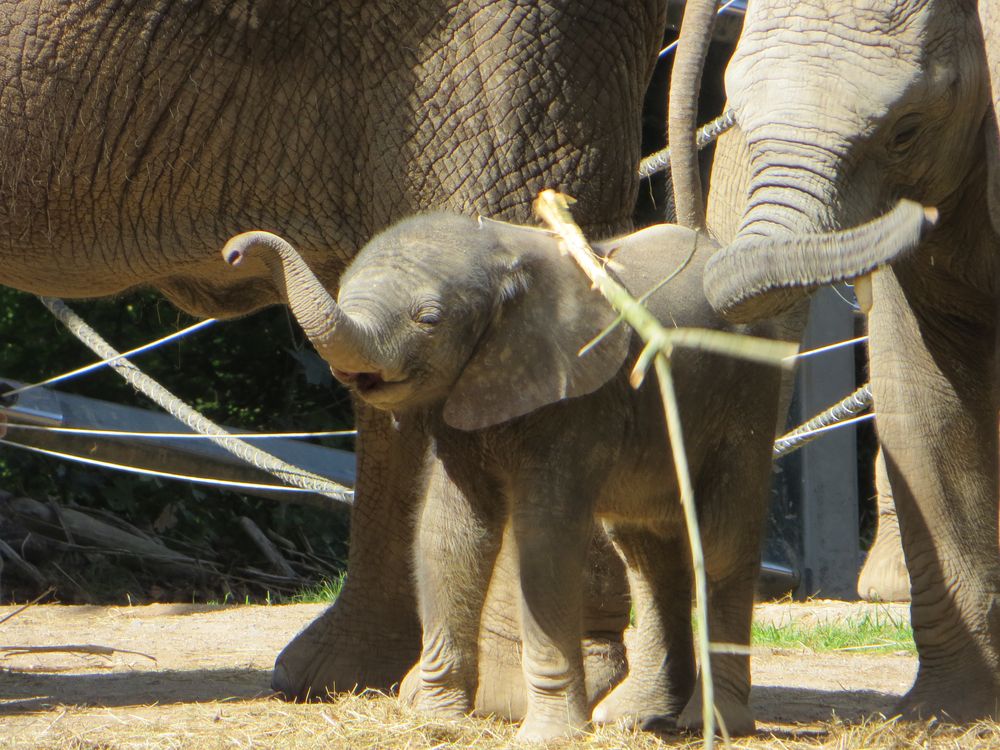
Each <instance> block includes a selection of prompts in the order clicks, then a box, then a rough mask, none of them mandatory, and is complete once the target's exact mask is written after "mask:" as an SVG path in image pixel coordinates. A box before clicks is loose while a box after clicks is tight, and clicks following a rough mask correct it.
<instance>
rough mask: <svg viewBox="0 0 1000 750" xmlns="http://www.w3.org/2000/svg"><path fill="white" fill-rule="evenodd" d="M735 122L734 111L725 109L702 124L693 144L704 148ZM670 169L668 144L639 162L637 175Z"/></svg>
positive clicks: (649, 174)
mask: <svg viewBox="0 0 1000 750" xmlns="http://www.w3.org/2000/svg"><path fill="white" fill-rule="evenodd" d="M735 124H736V113H735V112H734V111H733V110H731V109H727V110H726V111H725V112H723V113H722V114H721V115H719V116H718V117H716V118H715V119H714V120H712V121H711V122H709V123H707V124H705V125H703V126H702V127H701V128H700V129H699V130H698V132H697V133H696V134H695V144H696V145H697V147H698V148H699V149H703V148H705V146H707V145H708V144H709V143H711V142H712V141H714V140H715V139H716V138H718V137H719V136H720V135H722V134H723V133H725V132H726V131H727V130H729V129H730V128H731V127H733V125H735ZM668 169H670V146H667V147H666V148H664V149H660V150H659V151H657V152H655V153H652V154H650V155H649V156H647V157H646V158H645V159H643V160H642V161H641V162H639V177H640V179H641V178H644V177H651V176H652V175H654V174H657V173H658V172H666V171H667V170H668Z"/></svg>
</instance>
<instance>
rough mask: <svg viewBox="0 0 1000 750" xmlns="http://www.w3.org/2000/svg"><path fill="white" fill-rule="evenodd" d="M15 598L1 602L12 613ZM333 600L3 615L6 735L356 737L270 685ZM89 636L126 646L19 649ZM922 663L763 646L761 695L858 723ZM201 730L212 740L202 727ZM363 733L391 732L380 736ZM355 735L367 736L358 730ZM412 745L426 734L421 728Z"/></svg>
mask: <svg viewBox="0 0 1000 750" xmlns="http://www.w3.org/2000/svg"><path fill="white" fill-rule="evenodd" d="M13 609H14V608H12V607H0V618H2V617H4V616H5V615H6V614H9V613H10V612H11V611H13ZM321 609H322V606H321V605H289V606H269V607H263V606H231V607H216V606H204V605H180V604H173V605H162V604H161V605H152V606H143V607H88V606H60V605H47V606H36V607H32V608H30V609H28V610H26V611H24V612H22V613H21V614H19V615H17V616H16V617H13V618H12V619H10V620H8V621H7V622H4V623H2V624H0V649H2V651H0V670H2V671H0V728H2V730H0V731H2V733H0V747H78V748H111V747H115V748H117V747H209V746H212V747H214V746H216V743H215V742H214V741H213V742H211V743H209V742H207V741H206V740H205V738H206V737H215V738H216V739H218V738H219V737H225V738H226V742H225V743H221V744H219V745H218V746H220V747H222V746H229V747H274V746H279V745H280V746H281V747H286V746H287V747H293V746H296V747H297V746H301V747H312V746H313V745H310V744H309V743H308V742H307V741H306V740H307V739H308V738H306V737H303V738H302V743H300V744H296V741H295V736H296V732H306V733H308V732H309V731H312V730H310V729H309V727H314V728H315V727H317V726H319V725H325V726H326V729H328V730H329V727H330V726H334V727H339V729H338V730H337V732H338V734H337V736H346V737H348V738H349V737H350V720H349V718H348V719H344V718H343V717H342V716H341V717H340V718H331V717H334V716H338V715H337V714H335V713H330V712H331V711H332V710H334V709H335V708H336V705H334V706H333V707H330V706H317V705H315V704H314V705H307V706H290V705H288V704H284V703H281V702H279V701H276V700H274V699H273V698H271V697H270V692H269V690H268V681H269V677H270V669H271V665H272V663H273V660H274V657H275V655H276V654H277V652H278V651H279V650H280V648H281V647H282V646H283V645H284V644H285V643H286V642H287V641H288V640H289V639H290V638H291V637H292V636H293V635H294V634H295V633H296V632H297V631H298V630H299V629H300V628H302V627H303V626H304V625H306V624H307V623H308V622H309V621H310V620H311V619H312V618H313V617H314V616H315V615H316V614H318V613H319V612H320V611H321ZM865 611H872V605H844V604H842V603H833V602H812V603H808V604H770V605H762V606H761V607H759V608H758V617H759V619H762V620H769V621H778V622H781V621H788V620H793V619H801V618H807V619H812V620H825V619H831V618H836V617H844V616H857V615H859V614H861V613H863V612H865ZM892 613H893V616H896V617H902V618H904V619H905V618H906V617H907V616H908V615H907V610H906V608H905V607H894V608H892ZM84 644H89V645H94V646H106V647H113V648H114V649H117V651H116V652H115V653H113V654H109V655H100V654H85V653H79V654H74V653H67V652H53V653H22V654H18V653H16V652H15V651H13V650H12V649H16V648H17V647H23V646H58V647H67V646H73V645H84ZM915 669H916V659H915V657H914V656H912V655H910V654H906V653H899V654H888V655H886V654H882V655H872V654H864V653H857V652H848V653H824V654H817V653H811V652H805V651H788V650H780V651H775V650H770V649H767V650H763V649H757V650H755V652H754V657H753V672H754V691H753V703H754V706H755V709H756V714H757V717H758V720H759V723H760V725H761V727H762V729H764V730H777V731H779V732H781V733H788V732H792V733H793V734H794V736H796V737H802V736H803V733H805V734H806V735H807V734H808V733H809V731H811V730H810V727H814V726H815V727H817V728H818V727H819V726H820V725H819V724H818V722H823V721H829V720H830V719H831V716H833V715H835V716H836V717H839V718H840V719H843V720H847V721H852V722H853V721H857V720H859V719H860V718H861V717H863V716H865V715H868V714H872V713H873V712H883V713H888V712H889V711H890V709H891V707H892V705H893V702H894V701H895V699H896V698H897V697H898V696H899V695H901V694H902V693H903V692H904V691H905V690H906V689H907V687H908V686H909V684H910V682H911V681H912V679H913V676H914V673H915ZM381 700H384V701H385V702H386V703H390V702H391V703H395V702H394V701H389V700H388V699H381ZM355 710H356V709H354V708H352V709H350V711H355ZM379 710H389V711H391V710H395V709H390V708H385V709H379ZM248 722H249V723H253V722H257V723H258V724H259V725H260V726H272V727H275V729H274V731H275V732H278V731H279V730H278V727H281V729H280V732H279V733H280V734H281V737H282V738H283V739H281V741H280V742H279V741H278V739H277V738H276V737H275V736H271V735H267V736H268V737H270V739H269V740H267V739H265V740H262V739H261V738H260V734H259V733H258V734H253V735H252V736H251V734H246V735H245V737H244V738H245V740H246V741H245V742H244V741H243V740H241V739H239V738H240V737H241V736H244V735H241V734H240V732H245V731H249V730H248V729H247V727H248ZM311 722H318V723H317V724H314V723H311ZM315 731H316V732H318V731H319V729H315ZM330 731H333V730H330ZM345 733H346V734H345ZM196 737H201V738H202V739H201V740H195V739H192V738H196ZM356 739H358V740H359V741H360V737H358V738H356ZM432 739H433V738H432ZM439 739H440V738H439ZM220 742H221V741H220ZM386 744H389V743H386ZM363 745H364V746H383V743H381V742H375V743H374V744H371V742H370V741H367V740H366V741H365V743H363ZM441 745H444V746H447V745H448V742H447V740H444V741H442V742H437V743H436V746H441ZM324 746H329V741H326V744H325V745H324ZM342 746H343V747H355V746H362V744H358V742H354V741H351V740H350V739H348V740H347V741H346V744H343V745H342ZM399 746H413V747H422V746H424V745H422V744H420V743H416V744H413V743H411V742H409V741H408V742H406V743H404V745H399ZM426 746H427V747H433V746H435V744H434V743H431V744H427V745H426Z"/></svg>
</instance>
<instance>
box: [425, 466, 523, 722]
mask: <svg viewBox="0 0 1000 750" xmlns="http://www.w3.org/2000/svg"><path fill="white" fill-rule="evenodd" d="M470 495H471V497H467V496H466V494H465V493H464V492H463V491H462V490H461V489H459V488H458V487H457V486H456V485H455V484H454V483H452V482H451V480H450V479H449V478H448V477H447V476H446V475H445V472H444V470H443V468H441V466H440V464H437V465H436V466H434V467H433V468H432V469H431V476H430V480H429V483H428V488H427V496H426V498H425V500H424V503H423V506H422V508H421V511H420V515H419V518H418V521H417V539H416V548H415V561H414V569H415V574H416V584H417V600H418V607H419V610H420V620H421V624H422V626H423V648H422V652H421V655H420V662H419V664H418V665H417V668H416V671H417V674H418V675H419V679H418V680H417V683H418V686H417V695H416V704H417V707H418V708H419V709H421V710H424V711H428V712H430V713H433V714H435V715H438V716H442V717H459V716H463V715H465V714H468V713H469V712H470V711H471V710H472V707H473V698H474V696H475V691H476V683H477V681H478V654H479V647H478V640H479V622H480V618H481V615H482V610H483V602H484V599H485V596H486V590H487V587H488V584H489V579H490V575H491V573H492V570H493V565H494V562H495V560H496V556H497V552H498V550H499V547H500V541H501V538H502V533H503V521H504V519H503V512H504V508H503V503H502V502H500V496H499V492H497V493H496V496H495V497H490V496H489V493H479V492H471V493H470Z"/></svg>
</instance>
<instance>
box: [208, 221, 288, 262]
mask: <svg viewBox="0 0 1000 750" xmlns="http://www.w3.org/2000/svg"><path fill="white" fill-rule="evenodd" d="M255 245H264V246H265V247H270V248H272V249H274V250H277V251H279V254H280V251H281V250H282V249H284V248H285V247H286V246H287V245H288V243H287V242H286V241H285V240H283V239H282V238H281V237H279V236H278V235H276V234H273V233H271V232H264V231H260V230H254V231H251V232H243V233H241V234H237V235H236V236H235V237H231V238H230V239H229V241H228V242H226V244H225V245H224V246H223V248H222V258H223V260H225V261H226V263H228V264H229V265H231V266H238V265H240V263H242V262H243V259H244V258H245V257H246V255H247V253H248V252H249V251H250V248H252V247H254V246H255Z"/></svg>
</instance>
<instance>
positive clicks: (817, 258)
mask: <svg viewBox="0 0 1000 750" xmlns="http://www.w3.org/2000/svg"><path fill="white" fill-rule="evenodd" d="M963 5H967V4H963V3H960V2H940V1H939V2H905V3H895V4H891V5H885V6H883V5H882V4H880V3H876V2H866V1H864V0H853V1H852V2H848V3H837V4H831V5H829V6H828V7H827V6H823V7H821V8H817V7H813V6H812V5H811V4H809V3H805V2H795V1H794V0H774V1H773V2H768V1H767V0H764V2H755V3H752V4H750V5H749V7H748V10H747V15H746V19H745V22H744V30H743V35H742V37H741V39H740V42H739V44H738V46H737V48H736V51H735V53H734V55H733V58H732V60H731V62H730V65H729V68H728V69H727V72H726V90H727V93H728V96H729V105H730V107H731V108H732V109H733V110H734V111H735V113H736V116H737V122H738V125H739V128H740V131H741V132H742V134H743V138H744V139H745V141H746V144H747V147H748V149H749V158H750V171H751V179H750V185H749V196H748V207H747V210H746V212H745V214H744V216H743V219H742V222H741V225H740V228H739V232H738V235H737V237H736V239H735V240H734V241H733V242H732V243H731V244H730V245H729V246H728V247H726V248H725V249H724V250H723V251H722V252H720V253H718V255H717V256H716V257H715V258H714V259H713V261H712V263H711V265H710V266H709V268H708V269H706V276H705V291H706V294H707V295H708V297H709V300H710V301H711V302H712V304H713V306H714V307H715V308H716V309H718V310H719V311H720V312H723V313H724V314H726V315H727V316H728V317H729V318H731V319H734V320H753V319H757V318H761V317H767V316H769V315H773V314H775V313H777V312H781V311H782V310H784V309H787V308H788V307H790V306H791V305H792V304H794V302H795V301H797V300H798V299H801V297H802V296H803V295H804V294H805V293H808V292H809V291H811V290H812V289H814V288H815V286H816V285H817V284H821V283H827V282H830V281H835V280H838V279H844V278H851V277H860V276H864V275H865V274H866V273H868V272H870V271H871V270H874V269H876V268H878V267H880V266H882V265H884V264H886V263H888V262H890V261H893V260H896V259H897V258H899V257H900V255H901V254H902V253H905V252H907V251H908V250H910V249H912V248H913V247H915V246H916V244H917V243H918V242H919V239H920V237H921V236H922V235H923V234H925V233H926V231H927V230H928V229H929V225H930V224H933V223H934V222H935V221H936V220H937V216H938V214H939V213H940V212H950V211H952V210H953V209H954V208H955V202H956V201H957V200H958V196H959V194H960V193H961V191H962V189H963V188H964V187H965V185H966V181H967V175H968V173H969V171H970V168H971V166H972V163H973V160H974V159H975V158H976V154H977V152H978V151H979V149H978V148H977V147H978V146H981V143H982V138H981V137H979V131H980V128H981V126H982V120H983V114H984V111H985V100H984V98H983V93H984V90H985V89H984V85H985V78H984V66H983V60H982V41H981V33H980V31H979V26H978V22H977V18H976V16H975V13H974V10H973V9H971V8H968V7H964V8H963V7H962V6H963ZM900 198H910V199H912V200H914V201H918V202H920V203H922V204H924V205H925V206H928V207H929V208H928V209H927V210H926V221H925V222H924V223H923V224H921V223H920V222H919V221H916V220H915V219H913V218H911V219H910V221H908V222H907V223H906V226H907V228H908V229H909V230H911V231H912V230H916V235H915V236H913V235H911V236H909V237H906V236H900V235H896V237H897V238H898V239H896V240H889V238H891V237H892V236H893V234H894V232H893V231H892V230H891V229H890V231H888V232H878V233H877V236H878V239H879V240H882V241H883V244H873V243H872V242H871V239H873V238H866V239H865V240H863V241H861V242H856V241H855V240H856V239H858V234H859V233H858V232H857V231H855V232H854V233H851V234H845V233H843V232H842V231H841V230H843V229H844V228H846V227H854V226H856V225H858V224H861V223H863V222H868V221H870V220H872V219H875V218H876V217H878V216H880V215H881V214H883V213H884V212H886V211H888V210H889V209H890V208H891V207H892V206H893V205H894V204H895V203H896V201H898V200H899V199H900ZM820 233H834V234H832V236H829V237H827V238H824V239H821V240H819V241H815V242H807V241H806V239H805V238H807V237H815V236H816V235H817V234H820ZM886 240H889V241H888V242H886Z"/></svg>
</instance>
